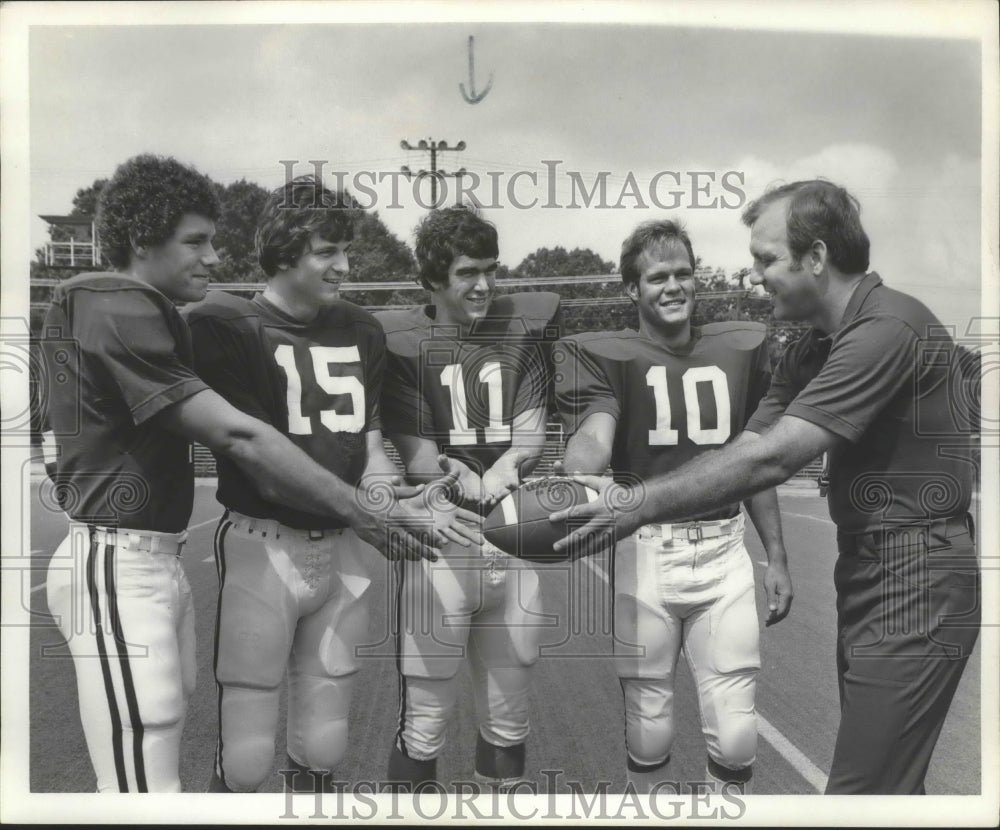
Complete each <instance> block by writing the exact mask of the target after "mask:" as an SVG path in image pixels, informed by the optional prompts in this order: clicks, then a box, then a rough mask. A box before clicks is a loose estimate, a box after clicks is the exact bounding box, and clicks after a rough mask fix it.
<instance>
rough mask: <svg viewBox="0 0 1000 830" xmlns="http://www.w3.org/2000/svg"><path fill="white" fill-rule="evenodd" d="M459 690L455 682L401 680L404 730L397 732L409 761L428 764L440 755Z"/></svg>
mask: <svg viewBox="0 0 1000 830" xmlns="http://www.w3.org/2000/svg"><path fill="white" fill-rule="evenodd" d="M457 686H458V684H457V682H456V680H455V679H449V680H428V679H425V678H418V677H403V678H402V685H401V690H400V693H401V699H400V707H401V708H402V711H403V716H402V719H401V722H402V724H403V726H402V727H401V728H400V730H399V731H398V732H397V746H399V748H400V750H401V752H402V753H403V755H405V756H406V757H407V758H411V759H414V760H418V761H427V760H431V759H433V758H437V756H438V755H439V754H440V753H441V750H442V749H443V748H444V742H445V733H446V732H447V729H448V721H449V720H450V719H451V714H452V712H453V711H454V708H455V698H456V695H457V692H458V689H457Z"/></svg>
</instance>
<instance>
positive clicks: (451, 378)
mask: <svg viewBox="0 0 1000 830" xmlns="http://www.w3.org/2000/svg"><path fill="white" fill-rule="evenodd" d="M479 382H480V383H483V384H485V385H486V400H487V404H486V406H487V418H488V421H489V423H488V425H487V426H486V427H484V428H483V441H484V442H485V443H487V444H494V443H497V442H500V441H509V440H510V426H509V425H507V426H505V425H504V422H503V378H502V377H501V376H500V364H499V363H497V362H496V361H489V362H487V363H484V364H483V365H482V366H480V367H479ZM441 385H442V386H444V387H446V388H447V389H448V390H449V392H450V398H451V419H452V423H453V424H454V425H455V428H454V429H450V430H448V441H449V442H450V443H451V444H453V445H454V446H463V445H464V446H467V445H469V444H475V443H476V429H475V427H473V426H470V425H469V402H468V400H467V398H466V395H465V374H464V372H463V371H462V364H461V363H452V364H450V365H448V366H445V367H444V369H443V370H442V371H441Z"/></svg>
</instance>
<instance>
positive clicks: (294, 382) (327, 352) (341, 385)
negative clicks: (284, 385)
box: [274, 343, 365, 435]
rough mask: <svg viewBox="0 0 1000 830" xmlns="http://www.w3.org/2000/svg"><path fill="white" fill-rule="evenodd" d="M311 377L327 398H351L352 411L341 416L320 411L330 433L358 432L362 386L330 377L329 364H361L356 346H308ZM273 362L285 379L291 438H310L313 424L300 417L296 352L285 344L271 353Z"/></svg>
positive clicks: (362, 416)
mask: <svg viewBox="0 0 1000 830" xmlns="http://www.w3.org/2000/svg"><path fill="white" fill-rule="evenodd" d="M309 355H310V356H311V357H312V364H313V376H314V377H315V378H316V383H317V384H318V385H319V388H320V389H322V390H323V391H324V392H326V393H327V394H328V395H350V396H351V411H350V412H349V413H344V414H341V413H340V412H337V410H335V409H323V410H321V411H320V413H319V420H320V423H322V424H323V426H325V427H326V428H327V429H328V430H330V432H360V431H361V429H362V428H363V427H364V425H365V387H364V384H362V383H361V381H360V380H358V379H357V378H356V377H354V375H342V376H335V375H331V374H330V364H331V363H360V362H361V354H360V353H359V352H358V347H357V346H310V347H309ZM274 359H275V360H276V361H277V363H278V365H279V366H280V367H281V368H282V369H283V370H284V372H285V377H286V378H287V379H288V390H287V402H288V431H289V432H290V433H291V434H292V435H312V431H313V430H312V421H311V420H310V419H309V417H308V416H306V415H303V414H302V378H301V377H300V376H299V370H298V367H296V365H295V349H294V348H293V347H292V346H289V345H288V344H287V343H286V344H284V345H281V346H278V348H276V349H275V350H274Z"/></svg>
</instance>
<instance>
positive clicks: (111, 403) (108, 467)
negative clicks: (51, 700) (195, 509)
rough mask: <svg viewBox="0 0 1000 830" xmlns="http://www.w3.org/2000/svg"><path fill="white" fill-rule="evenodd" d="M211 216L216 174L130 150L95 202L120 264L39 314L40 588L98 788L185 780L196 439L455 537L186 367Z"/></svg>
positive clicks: (394, 526)
mask: <svg viewBox="0 0 1000 830" xmlns="http://www.w3.org/2000/svg"><path fill="white" fill-rule="evenodd" d="M219 213H220V209H219V202H218V200H217V197H216V195H215V189H214V186H213V184H212V182H211V181H209V180H208V179H207V178H206V177H205V176H203V175H202V174H200V173H199V172H197V171H196V170H194V169H192V168H190V167H187V166H185V165H183V164H181V163H180V162H178V161H176V160H175V159H172V158H161V157H158V156H153V155H141V156H137V157H135V158H133V159H130V160H129V161H127V162H125V163H124V164H122V165H121V166H120V167H119V168H118V169H117V170H116V171H115V173H114V175H113V176H112V177H111V179H110V181H108V183H107V184H106V185H105V186H104V188H103V190H102V192H101V196H100V199H99V203H98V229H99V233H100V238H101V241H102V243H103V246H104V249H105V251H107V253H108V256H109V258H110V259H111V262H112V264H113V265H114V266H115V268H116V269H117V270H116V271H114V272H109V273H94V274H81V275H79V276H76V277H73V278H71V279H69V280H66V281H65V282H63V283H61V284H60V285H59V286H58V287H57V289H56V291H55V293H54V295H53V299H52V303H51V305H50V307H49V309H48V311H47V313H46V318H45V323H44V333H45V337H44V339H43V341H42V351H43V355H44V358H45V365H46V368H47V371H48V377H49V379H50V380H49V394H48V398H47V401H48V418H49V423H50V424H51V426H52V429H53V432H54V437H55V441H56V445H57V448H58V452H59V456H58V459H57V470H56V473H55V476H54V479H55V482H56V486H57V489H58V491H59V493H60V496H61V498H60V503H61V505H62V507H63V508H64V509H65V511H66V512H67V513H68V514H69V517H70V526H69V534H68V536H67V538H66V539H65V541H64V542H63V543H62V544H61V545H60V547H59V549H58V550H57V551H56V553H55V554H54V555H53V557H52V560H51V564H50V567H49V573H48V579H47V598H48V604H49V609H50V610H51V612H52V615H53V617H54V618H55V619H56V621H57V623H58V625H59V629H60V631H61V633H62V634H63V636H64V637H65V638H66V640H67V642H68V645H69V649H70V652H71V654H72V655H73V663H74V668H75V670H76V681H77V691H78V694H79V702H80V714H81V720H82V722H83V728H84V733H85V736H86V740H87V748H88V751H89V753H90V758H91V761H92V763H93V765H94V769H95V772H96V775H97V788H98V790H99V791H102V792H114V791H118V792H176V791H179V790H180V776H179V773H178V753H179V749H180V736H181V730H182V727H183V723H184V715H185V711H186V707H187V700H188V697H189V696H190V695H191V693H192V691H193V690H194V683H195V656H194V647H195V643H194V607H193V605H192V600H191V590H190V587H189V585H188V582H187V578H186V577H185V575H184V570H183V568H182V564H181V558H180V557H181V552H182V550H183V549H184V544H185V541H186V527H187V524H188V520H189V519H190V516H191V509H192V505H193V498H194V478H193V467H192V462H191V447H190V444H191V441H198V442H200V443H202V444H204V445H206V446H208V447H209V448H211V449H212V450H213V451H216V452H218V453H220V454H223V455H225V456H226V457H227V458H229V459H230V460H231V461H232V462H233V463H234V464H236V465H238V466H239V467H240V469H241V470H242V471H243V472H244V473H245V474H246V475H247V476H248V477H249V478H250V479H252V480H253V481H254V482H255V485H256V487H257V490H258V492H259V493H261V494H262V495H263V496H265V497H267V498H270V499H273V500H274V501H277V502H281V503H283V504H285V505H288V506H292V507H297V508H299V509H303V510H308V511H310V512H312V513H315V514H318V515H324V516H330V517H331V518H335V519H336V521H338V522H341V523H342V524H343V525H347V526H350V527H352V528H354V530H355V531H356V532H357V533H358V535H359V536H360V537H362V538H363V539H365V540H366V541H368V542H369V543H370V544H373V545H375V546H376V547H378V548H379V549H381V550H385V551H390V552H391V554H392V555H396V556H399V555H403V556H413V557H416V558H419V557H421V556H435V555H436V553H435V549H434V547H433V545H435V544H437V545H440V544H442V543H443V541H450V539H449V538H448V537H447V536H446V535H445V534H444V533H443V532H438V531H434V532H428V530H427V529H428V528H429V527H433V524H432V523H433V520H434V517H433V516H432V515H431V514H430V513H429V512H428V511H427V510H426V509H425V508H424V507H423V501H422V497H421V503H420V506H419V508H417V507H410V508H405V507H402V505H403V504H404V502H403V501H401V500H398V495H399V491H398V490H397V489H396V488H390V492H388V494H387V493H386V492H385V491H382V492H380V493H379V494H378V495H380V496H386V495H388V499H387V500H388V501H389V502H391V504H386V505H385V509H383V510H376V509H372V504H371V497H370V494H369V493H367V492H366V491H365V490H364V489H363V488H362V489H359V488H358V487H356V486H354V484H353V483H348V482H346V481H344V480H343V479H342V478H340V477H339V476H337V475H335V474H334V473H332V472H330V471H329V470H327V469H325V468H323V467H322V466H320V465H319V464H317V463H316V462H314V461H313V460H312V459H310V457H309V456H308V455H307V454H306V453H305V452H303V451H302V450H301V449H300V448H299V447H297V446H295V444H293V443H292V442H291V441H289V439H288V438H286V437H285V436H284V435H282V434H281V433H280V432H279V431H278V430H276V429H275V428H274V427H272V426H270V425H269V424H267V423H264V422H263V421H261V420H258V419H257V418H254V417H252V416H251V415H247V414H246V413H244V412H242V411H241V410H239V409H237V408H236V407H234V406H232V405H231V404H230V403H228V402H227V401H226V400H225V399H224V398H223V397H222V396H220V395H219V394H217V393H216V392H214V391H212V390H211V389H210V388H209V387H208V385H207V384H206V383H205V382H204V381H203V380H202V379H201V378H199V377H198V375H197V373H196V372H195V368H194V355H193V351H192V344H191V334H190V331H189V329H188V326H187V324H186V323H185V322H184V320H183V319H181V316H180V314H179V313H178V310H177V308H175V305H174V304H175V303H178V302H180V303H186V302H192V301H197V300H201V299H202V298H204V296H205V294H206V291H207V287H208V281H209V278H210V276H211V273H212V269H213V267H214V266H215V265H216V263H217V262H218V257H217V256H216V253H215V250H214V248H213V247H212V238H213V236H214V235H215V220H216V219H217V218H218V217H219ZM409 492H411V491H404V493H406V494H408V493H409ZM390 508H391V509H390ZM411 530H412V532H411Z"/></svg>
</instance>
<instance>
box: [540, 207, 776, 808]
mask: <svg viewBox="0 0 1000 830" xmlns="http://www.w3.org/2000/svg"><path fill="white" fill-rule="evenodd" d="M694 267H695V257H694V253H693V251H692V249H691V242H690V239H689V238H688V235H687V233H686V232H685V231H684V229H683V228H682V227H681V226H680V225H679V224H678V223H675V222H670V221H663V222H650V223H647V224H644V225H640V226H639V227H638V228H637V229H636V230H635V231H634V232H633V234H632V235H631V236H630V237H629V238H628V239H627V240H625V242H624V244H623V245H622V255H621V275H622V280H623V282H624V283H625V290H626V291H627V293H628V295H629V297H631V298H632V300H633V302H634V303H635V304H636V306H637V307H638V312H639V331H638V332H636V331H630V330H626V331H619V332H593V333H588V334H579V335H572V336H570V337H567V338H565V339H563V340H561V341H560V342H559V343H558V344H557V346H556V353H555V355H554V357H553V360H554V362H555V363H556V365H557V366H558V371H557V374H556V378H555V380H556V400H557V403H558V406H559V410H560V414H561V415H562V417H563V420H564V422H565V424H566V428H567V433H568V434H570V435H571V437H570V438H569V441H568V444H567V447H566V454H565V457H564V459H563V467H564V468H565V469H566V470H570V471H574V472H576V471H578V472H583V473H589V474H601V473H603V472H604V471H605V470H606V469H607V467H608V466H609V464H610V466H611V469H612V472H613V474H614V476H615V478H616V480H619V481H621V482H622V483H628V484H631V485H633V486H634V490H633V491H632V492H634V493H636V494H641V493H642V482H643V481H644V480H646V479H648V478H650V477H652V476H654V475H657V474H664V473H669V472H670V471H671V470H674V469H676V468H677V467H679V466H680V465H682V464H683V463H684V462H686V461H689V460H691V459H692V458H695V457H696V456H698V455H700V454H702V453H704V452H706V451H708V450H711V449H713V448H715V447H718V446H720V445H722V444H725V443H726V442H727V441H729V440H730V438H732V437H733V436H735V435H737V434H739V432H740V431H741V430H742V429H743V426H744V424H745V423H746V420H747V418H749V416H750V415H751V414H752V413H753V411H754V409H755V408H756V406H757V402H758V401H759V399H760V398H761V396H762V395H763V394H764V392H765V391H766V390H767V385H768V381H769V378H770V369H769V363H768V355H767V341H766V338H765V333H766V332H765V327H764V326H763V325H761V324H759V323H751V322H727V323H712V324H708V325H705V326H700V327H697V326H693V325H692V324H691V317H692V313H693V311H694V300H695V276H694ZM745 504H746V507H747V512H748V513H749V515H750V517H751V519H752V520H753V522H754V525H755V526H756V528H757V532H758V534H759V535H760V537H761V540H762V542H763V544H764V548H765V551H766V553H767V559H768V565H767V570H766V572H765V576H764V586H765V588H766V591H767V597H768V618H767V624H768V625H770V624H772V623H774V622H777V621H779V620H781V619H783V618H784V616H785V615H786V614H787V613H788V610H789V604H790V602H791V598H792V592H791V582H790V580H789V577H788V569H787V563H786V554H785V550H784V546H783V543H782V538H781V522H780V517H779V514H778V501H777V496H776V494H775V491H774V490H773V489H771V490H767V491H765V492H763V493H761V494H760V495H758V496H756V497H754V498H752V499H749V500H747V501H746V502H745ZM625 507H626V509H627V506H625ZM743 526H744V520H743V517H742V515H741V514H740V512H739V504H738V503H733V504H728V505H723V506H721V507H719V508H718V509H716V510H713V511H711V512H710V513H705V514H699V515H692V516H688V517H685V518H684V519H683V520H682V521H680V522H677V523H674V524H650V525H646V526H644V527H640V528H639V529H638V532H637V533H636V534H635V535H633V536H632V537H631V539H630V540H629V541H628V542H625V541H624V540H619V544H618V546H617V549H616V550H615V552H614V560H613V567H614V580H613V581H612V586H613V592H614V596H613V602H614V633H615V637H614V655H615V665H616V669H617V672H618V676H619V679H620V681H621V685H622V691H623V693H624V700H625V743H626V750H627V759H626V760H627V764H626V765H627V774H628V779H629V782H630V783H631V784H632V786H634V787H635V789H636V791H637V792H640V793H649V792H656V791H657V785H660V784H662V782H665V781H668V780H669V779H670V775H669V773H668V769H667V764H668V761H669V760H670V751H671V747H672V744H673V738H674V731H675V730H674V702H673V697H674V684H675V678H676V669H677V660H678V657H679V656H680V653H681V651H682V650H683V652H684V655H685V658H686V659H687V661H688V664H689V665H690V667H691V674H692V675H693V676H694V678H695V682H696V685H697V692H698V698H699V709H700V711H701V717H702V729H703V732H704V735H705V741H706V744H707V747H708V763H707V768H706V773H705V774H706V780H707V781H708V782H709V783H712V784H713V786H714V787H715V788H716V790H718V789H720V788H721V787H736V788H738V789H739V790H740V791H741V792H748V791H749V787H750V779H751V770H752V764H753V761H754V757H755V752H756V743H757V723H756V715H755V708H754V697H755V688H756V676H757V672H758V670H759V669H760V654H759V635H758V630H759V626H758V622H757V611H756V606H755V602H754V575H753V565H752V563H751V561H750V558H749V555H748V554H747V551H746V548H745V547H744V542H743ZM633 545H634V549H633V547H632V546H633Z"/></svg>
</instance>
